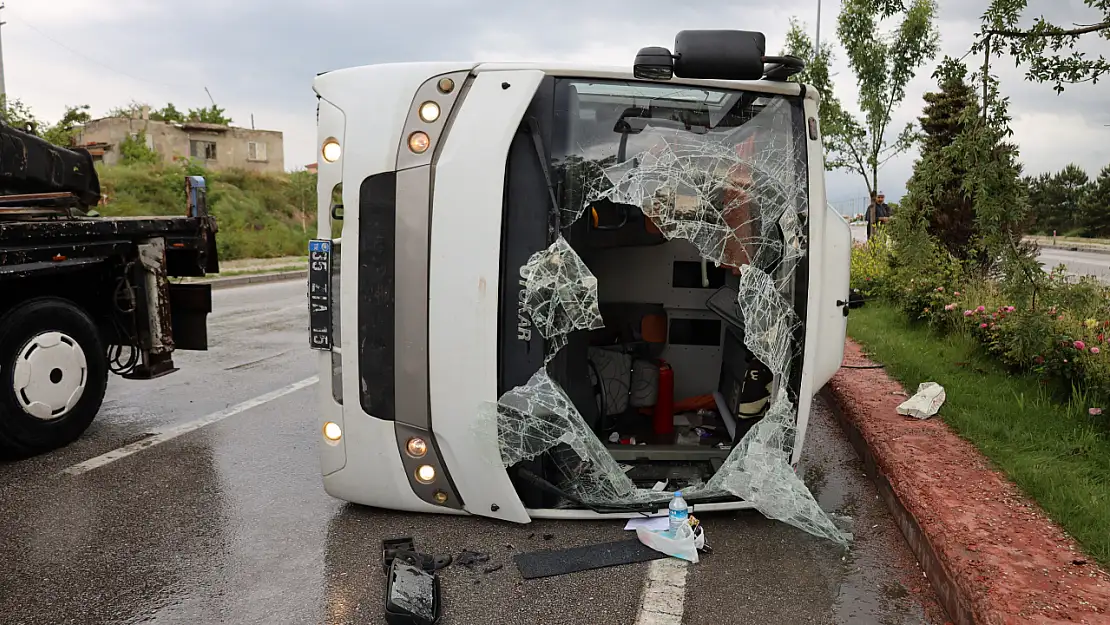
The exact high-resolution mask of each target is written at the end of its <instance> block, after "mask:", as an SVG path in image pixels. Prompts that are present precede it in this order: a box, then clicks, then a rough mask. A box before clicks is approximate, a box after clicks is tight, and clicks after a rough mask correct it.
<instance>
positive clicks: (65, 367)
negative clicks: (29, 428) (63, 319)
mask: <svg viewBox="0 0 1110 625" xmlns="http://www.w3.org/2000/svg"><path fill="white" fill-rule="evenodd" d="M88 378H89V375H88V362H87V361H86V359H85V350H83V349H81V346H80V345H79V344H78V343H77V341H75V340H73V338H71V337H69V336H67V335H65V334H63V333H61V332H43V333H42V334H39V335H37V336H35V337H33V338H32V339H31V340H29V341H27V343H26V344H25V345H24V346H23V348H22V349H20V350H19V353H18V355H17V356H16V359H15V369H14V371H13V375H12V386H13V387H14V388H13V390H14V391H15V399H16V401H17V402H19V405H20V406H22V407H23V410H24V411H25V412H26V413H27V414H29V415H31V416H33V417H36V418H39V419H44V420H49V419H57V418H59V417H62V416H65V414H66V413H68V412H69V411H70V410H72V409H73V407H74V406H75V405H77V402H78V401H80V400H81V395H82V394H84V392H85V383H86V382H87V381H88Z"/></svg>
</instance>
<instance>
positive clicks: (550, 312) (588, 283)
mask: <svg viewBox="0 0 1110 625" xmlns="http://www.w3.org/2000/svg"><path fill="white" fill-rule="evenodd" d="M520 277H521V278H522V279H523V282H524V288H522V289H521V292H520V298H521V304H522V307H523V308H524V310H526V311H528V315H529V316H530V318H531V319H532V323H533V324H534V325H535V327H536V330H537V331H539V333H540V334H541V335H542V336H543V337H544V338H545V339H553V341H552V343H553V345H552V347H551V348H550V349H549V352H550V354H554V353H555V352H558V351H559V349H561V348H562V346H563V345H565V344H566V335H568V334H570V333H571V332H573V331H574V330H596V329H598V328H601V327H603V326H604V324H603V323H602V320H601V312H599V311H598V307H597V278H595V277H594V275H593V274H592V273H590V268H589V267H587V266H586V263H584V262H582V258H581V257H579V256H578V253H577V252H575V251H574V249H573V248H571V246H570V244H569V243H567V240H566V239H564V238H563V237H561V236H560V237H559V238H558V239H556V240H555V242H554V243H552V244H551V245H550V246H548V247H547V249H544V250H540V251H539V252H536V253H535V254H533V255H532V256H531V257H530V258H529V259H528V262H526V263H525V264H524V266H523V267H521V268H520Z"/></svg>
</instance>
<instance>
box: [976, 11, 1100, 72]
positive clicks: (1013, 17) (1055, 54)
mask: <svg viewBox="0 0 1110 625" xmlns="http://www.w3.org/2000/svg"><path fill="white" fill-rule="evenodd" d="M1084 3H1085V4H1086V5H1087V6H1088V7H1090V8H1092V9H1095V10H1097V11H1099V12H1101V16H1100V17H1099V18H1098V19H1097V21H1094V22H1092V23H1090V24H1083V25H1079V24H1076V25H1074V27H1072V28H1064V27H1062V26H1058V25H1056V24H1053V23H1051V22H1049V21H1047V20H1046V19H1045V18H1044V16H1040V17H1037V18H1036V19H1035V20H1034V21H1033V25H1032V26H1031V27H1030V28H1027V29H1023V28H1019V27H1018V21H1019V20H1020V18H1021V14H1022V12H1023V11H1024V10H1025V8H1026V5H1027V0H992V2H991V4H990V7H988V8H987V11H986V12H985V13H984V14H983V18H982V21H983V24H982V26H981V28H980V31H979V34H978V36H977V39H976V42H975V44H974V45H973V46H972V52H975V53H980V52H982V53H984V55H985V56H987V57H990V56H991V55H992V53H993V54H994V55H996V56H1002V55H1003V54H1008V55H1009V56H1011V57H1012V58H1013V59H1014V63H1015V66H1021V65H1022V64H1028V66H1029V68H1028V70H1027V72H1026V78H1027V79H1028V80H1031V81H1035V82H1042V83H1043V82H1051V83H1053V89H1054V90H1055V91H1056V93H1061V92H1063V91H1064V85H1065V84H1078V83H1084V82H1090V83H1097V82H1098V80H1099V78H1100V77H1101V76H1103V75H1105V74H1107V73H1110V61H1107V59H1106V57H1105V56H1103V55H1099V56H1098V57H1097V58H1088V57H1087V55H1086V53H1084V52H1083V51H1081V50H1077V49H1076V46H1077V45H1078V44H1079V41H1080V39H1081V38H1082V37H1083V36H1084V35H1090V34H1098V35H1099V36H1101V37H1102V38H1104V39H1110V2H1108V1H1107V0H1084ZM995 42H997V44H998V45H996V46H993V50H992V43H995ZM1062 50H1067V51H1069V52H1070V53H1069V54H1059V53H1060V52H1061V51H1062ZM1049 51H1051V52H1052V54H1049V53H1048V52H1049Z"/></svg>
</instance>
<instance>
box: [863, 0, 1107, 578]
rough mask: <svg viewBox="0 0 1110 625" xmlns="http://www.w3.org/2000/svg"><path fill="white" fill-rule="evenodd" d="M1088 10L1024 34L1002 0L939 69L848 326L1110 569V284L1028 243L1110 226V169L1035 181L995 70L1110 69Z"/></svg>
mask: <svg viewBox="0 0 1110 625" xmlns="http://www.w3.org/2000/svg"><path fill="white" fill-rule="evenodd" d="M854 3H855V0H846V3H845V6H846V7H848V8H846V9H845V10H846V11H850V9H851V7H852V6H853V5H854ZM1086 4H1087V5H1088V6H1089V7H1090V8H1091V9H1092V10H1093V12H1095V13H1097V14H1098V15H1092V16H1091V17H1092V19H1091V22H1090V23H1091V24H1092V25H1091V26H1084V27H1077V28H1074V29H1068V28H1064V27H1059V26H1056V25H1053V24H1049V23H1046V22H1044V21H1043V20H1042V19H1037V20H1034V21H1033V26H1031V27H1029V28H1027V29H1022V28H1019V27H1018V24H1019V23H1020V22H1021V21H1022V20H1021V18H1022V12H1023V11H1024V9H1025V2H1022V1H1021V0H993V1H992V2H991V4H990V6H989V8H988V9H987V11H986V12H985V13H984V15H983V22H982V26H981V29H980V32H979V33H978V34H977V36H976V39H975V43H974V45H973V48H972V52H974V53H977V54H978V55H979V56H980V62H981V63H982V65H981V66H980V67H978V68H975V69H974V70H972V68H969V67H967V66H965V64H964V61H963V60H962V59H955V58H951V57H946V58H944V59H943V60H941V61H940V62H939V63H938V65H937V68H936V70H935V71H934V72H933V74H932V78H933V79H934V80H935V81H936V87H935V89H933V90H932V91H931V92H930V93H928V94H926V95H925V107H924V110H923V115H922V117H921V118H920V120H919V121H920V124H919V126H918V127H917V128H915V129H914V130H913V131H911V134H912V135H913V141H914V142H915V143H916V144H917V145H918V147H919V150H920V156H919V158H918V160H917V162H916V163H915V166H914V171H913V175H912V176H911V178H910V180H909V182H908V183H907V193H906V195H905V196H903V198H902V201H901V203H900V204H901V205H900V207H899V210H897V211H894V212H893V214H892V218H891V221H890V223H889V224H887V225H885V226H882V227H879V228H877V229H876V234H875V236H873V237H872V239H871V240H870V241H868V242H867V243H866V244H856V245H855V246H854V248H853V250H852V287H853V288H854V289H857V290H858V291H859V292H860V293H861V294H862V295H864V296H865V298H866V299H867V300H868V303H867V304H866V305H865V306H864V307H863V308H862V309H860V310H857V311H855V312H853V314H852V315H851V317H850V320H849V327H848V331H849V334H850V335H851V336H852V337H853V338H855V339H856V340H858V341H859V342H860V343H861V344H862V345H863V346H864V347H865V348H866V350H867V351H868V353H869V354H870V355H871V357H872V358H874V359H875V360H877V361H878V362H880V363H882V364H883V365H884V366H885V367H886V369H887V370H888V371H889V372H890V373H891V374H892V375H893V376H894V377H896V378H897V379H899V380H900V381H901V382H902V383H904V384H905V385H906V386H907V388H915V387H916V385H917V384H918V383H920V382H925V381H933V382H937V383H940V384H941V385H943V386H944V387H945V390H946V392H947V401H946V403H945V405H944V407H943V408H942V409H941V413H940V418H943V419H944V420H945V422H946V423H948V424H950V425H951V426H952V427H953V428H954V429H955V430H956V431H957V432H958V433H959V434H960V435H962V436H963V437H965V438H966V439H967V440H969V441H971V442H972V443H973V444H975V445H976V446H977V447H978V448H979V449H981V450H982V451H983V453H984V454H986V455H987V456H988V457H989V458H990V459H991V460H992V461H993V462H994V463H995V464H996V465H997V466H998V467H999V468H1000V469H1001V470H1002V471H1004V472H1005V473H1006V474H1007V475H1008V476H1009V477H1010V478H1011V479H1012V480H1013V481H1014V482H1015V483H1016V484H1017V485H1018V486H1019V487H1020V488H1022V489H1023V490H1024V491H1025V492H1026V493H1027V494H1028V495H1030V496H1031V497H1033V498H1034V499H1035V500H1036V501H1037V502H1038V503H1039V504H1040V505H1041V506H1042V507H1043V508H1044V509H1045V510H1046V511H1047V512H1048V514H1049V515H1050V516H1052V517H1053V518H1054V519H1055V520H1056V521H1057V522H1058V523H1060V525H1061V526H1063V527H1064V528H1065V529H1066V530H1067V531H1068V532H1070V533H1071V534H1072V535H1073V536H1074V537H1075V538H1076V539H1077V540H1078V541H1079V542H1080V543H1081V544H1082V545H1083V546H1084V548H1085V549H1088V550H1089V551H1090V553H1091V554H1092V556H1093V557H1096V558H1097V559H1098V560H1099V561H1100V562H1101V563H1102V564H1110V534H1108V533H1107V531H1106V528H1107V527H1110V287H1108V286H1107V285H1105V284H1102V283H1100V282H1098V281H1096V280H1095V279H1093V278H1075V277H1071V276H1069V275H1067V274H1066V272H1065V271H1064V268H1063V267H1057V268H1055V269H1053V270H1052V271H1048V272H1046V271H1045V270H1044V269H1042V267H1041V266H1040V264H1039V262H1038V261H1037V254H1038V250H1037V248H1036V243H1035V241H1036V240H1035V239H1032V240H1031V239H1030V238H1029V237H1028V235H1030V234H1036V233H1041V234H1043V233H1049V234H1050V233H1051V231H1052V230H1058V231H1059V234H1065V233H1067V234H1085V235H1098V236H1106V235H1108V234H1110V211H1108V207H1110V168H1108V169H1104V170H1103V171H1102V172H1101V174H1100V175H1099V177H1098V178H1097V179H1096V180H1094V181H1091V180H1088V178H1087V176H1086V173H1085V172H1083V171H1082V170H1080V169H1079V168H1078V167H1074V166H1068V167H1065V168H1064V169H1063V170H1062V171H1061V172H1060V173H1057V174H1052V175H1042V176H1037V177H1029V176H1023V174H1022V166H1021V160H1020V154H1019V151H1018V148H1017V146H1016V145H1014V144H1013V143H1011V141H1010V137H1011V135H1012V132H1011V130H1010V121H1011V120H1010V116H1009V113H1008V111H1007V107H1008V100H1007V98H1006V97H1005V96H1004V95H1002V94H1001V93H1000V92H999V85H998V83H997V81H996V80H995V78H994V77H993V76H992V75H991V72H990V64H991V62H992V61H993V60H994V59H996V58H998V57H1008V58H1009V60H1012V61H1017V63H1018V64H1019V65H1024V66H1025V67H1026V68H1027V78H1028V79H1029V80H1031V81H1034V82H1044V83H1051V84H1053V86H1054V88H1055V89H1056V90H1057V92H1058V93H1059V92H1062V91H1064V87H1065V85H1071V84H1074V83H1082V82H1091V81H1095V80H1097V79H1098V78H1099V77H1100V76H1103V75H1104V74H1106V73H1108V72H1110V63H1108V62H1107V61H1106V60H1105V59H1103V58H1102V57H1099V58H1097V59H1092V58H1088V57H1086V56H1085V55H1084V54H1083V52H1082V50H1081V49H1080V48H1079V46H1080V45H1081V43H1082V40H1083V36H1084V35H1087V36H1089V37H1090V36H1093V37H1098V36H1099V33H1101V34H1104V35H1105V34H1106V33H1110V8H1107V7H1106V6H1105V3H1104V2H1098V1H1097V0H1087V1H1086ZM844 20H845V18H844V16H843V15H842V16H841V21H842V24H843V22H844ZM902 30H903V31H905V28H903V29H902ZM1092 33H1093V35H1092ZM844 34H845V33H841V36H844ZM1057 53H1058V54H1057ZM1042 240H1043V239H1042Z"/></svg>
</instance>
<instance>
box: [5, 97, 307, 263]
mask: <svg viewBox="0 0 1110 625" xmlns="http://www.w3.org/2000/svg"><path fill="white" fill-rule="evenodd" d="M141 107H142V105H141V104H139V103H135V102H133V103H131V104H130V105H128V106H126V107H117V108H115V109H112V110H111V111H109V112H108V113H107V116H110V117H128V116H132V115H134V114H136V111H138V109H140V108H141ZM148 115H149V117H150V119H152V120H155V121H167V122H178V123H180V122H185V121H200V122H206V123H213V124H223V125H229V124H231V123H232V120H231V119H230V118H229V117H227V115H226V114H225V112H224V109H222V108H220V107H218V106H216V105H215V104H212V105H211V106H209V107H201V108H194V109H188V110H187V111H185V112H182V111H179V110H178V109H177V108H176V107H175V106H174V105H173V104H172V103H169V104H166V105H165V106H163V107H161V108H153V109H152V110H149V112H148ZM90 119H92V117H91V115H90V113H89V106H88V105H81V106H70V107H67V108H66V112H65V114H64V115H63V116H62V118H61V119H60V120H58V121H57V122H55V123H52V124H50V123H46V122H43V121H42V120H41V119H39V118H38V117H36V116H35V114H34V113H33V112H32V111H31V110H30V108H29V107H27V106H26V105H25V104H23V103H22V102H21V101H19V100H17V99H12V100H6V99H4V96H2V95H0V121H3V123H5V124H9V125H11V126H14V127H17V128H20V129H22V130H28V131H30V132H32V133H33V134H35V135H37V136H39V137H41V138H43V139H45V140H47V141H49V142H51V143H54V144H55V145H60V146H63V147H68V146H70V145H72V143H73V140H74V137H76V135H77V133H78V132H79V131H80V127H81V124H84V123H86V122H88V121H89V120H90ZM119 150H120V154H121V157H122V158H121V164H119V165H115V166H112V167H106V166H103V165H99V164H98V165H97V171H98V172H99V175H100V186H101V194H102V198H103V199H102V201H101V205H100V206H97V208H96V210H97V212H99V213H100V214H102V215H105V216H141V215H182V214H184V212H185V206H186V204H185V201H186V198H185V178H184V177H185V176H186V175H196V176H204V177H205V179H206V181H207V184H208V207H209V210H210V211H211V212H212V214H213V215H215V216H216V220H217V223H218V225H219V232H218V233H217V235H216V242H217V245H218V247H219V255H220V259H221V260H235V259H241V258H276V257H281V256H290V255H300V254H303V253H304V252H305V250H306V249H307V248H308V240H309V239H311V238H312V237H314V236H316V174H314V173H312V172H308V171H296V172H292V173H281V174H261V173H254V172H249V171H244V170H234V169H224V170H219V171H209V170H206V169H205V168H204V167H203V166H202V165H201V164H200V163H198V162H196V161H195V160H193V161H179V162H177V163H174V164H166V163H164V162H163V159H162V157H161V156H160V155H158V154H157V153H156V152H154V151H153V150H151V149H150V148H148V147H147V146H146V137H144V136H143V134H142V133H140V134H139V136H138V137H135V138H132V139H128V140H126V141H124V142H122V143H121V144H120V146H119Z"/></svg>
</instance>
